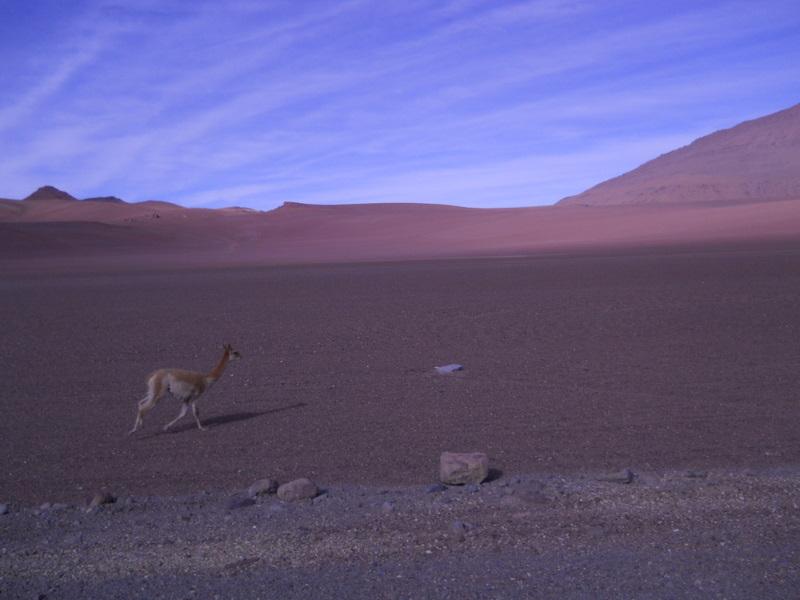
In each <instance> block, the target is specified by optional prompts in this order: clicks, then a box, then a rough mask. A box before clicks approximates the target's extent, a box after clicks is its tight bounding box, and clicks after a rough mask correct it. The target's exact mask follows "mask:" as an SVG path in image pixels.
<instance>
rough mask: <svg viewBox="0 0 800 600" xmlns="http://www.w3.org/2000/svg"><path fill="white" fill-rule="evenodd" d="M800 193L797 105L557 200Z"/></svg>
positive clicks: (664, 200) (648, 200)
mask: <svg viewBox="0 0 800 600" xmlns="http://www.w3.org/2000/svg"><path fill="white" fill-rule="evenodd" d="M790 198H800V104H797V105H795V106H793V107H791V108H787V109H786V110H782V111H780V112H777V113H773V114H771V115H767V116H765V117H761V118H758V119H753V120H751V121H745V122H743V123H740V124H739V125H736V126H735V127H731V128H730V129H723V130H721V131H717V132H715V133H712V134H710V135H706V136H704V137H701V138H699V139H697V140H695V141H693V142H692V143H691V144H689V145H688V146H684V147H683V148H679V149H677V150H674V151H672V152H669V153H667V154H664V155H662V156H659V157H658V158H656V159H654V160H651V161H649V162H646V163H644V164H643V165H641V166H640V167H638V168H636V169H634V170H633V171H630V172H628V173H625V174H624V175H620V176H619V177H615V178H613V179H609V180H608V181H604V182H602V183H600V184H599V185H596V186H594V187H593V188H590V189H588V190H586V191H585V192H583V193H581V194H578V195H576V196H569V197H567V198H564V199H562V200H561V201H560V202H559V204H560V205H590V206H605V205H612V204H679V203H690V202H715V201H716V202H728V201H761V200H777V199H790Z"/></svg>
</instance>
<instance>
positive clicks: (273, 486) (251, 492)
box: [247, 479, 278, 498]
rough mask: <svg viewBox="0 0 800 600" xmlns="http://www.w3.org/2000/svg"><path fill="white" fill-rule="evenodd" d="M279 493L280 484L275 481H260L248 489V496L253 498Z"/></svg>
mask: <svg viewBox="0 0 800 600" xmlns="http://www.w3.org/2000/svg"><path fill="white" fill-rule="evenodd" d="M277 491H278V482H277V481H275V480H274V479H259V480H258V481H256V482H254V483H253V484H252V485H251V486H250V487H249V488H247V495H248V496H250V497H251V498H255V497H256V496H263V495H265V494H274V493H275V492H277Z"/></svg>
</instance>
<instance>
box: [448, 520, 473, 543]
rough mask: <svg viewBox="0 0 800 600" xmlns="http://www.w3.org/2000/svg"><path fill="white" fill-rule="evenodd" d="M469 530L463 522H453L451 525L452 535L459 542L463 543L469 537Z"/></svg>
mask: <svg viewBox="0 0 800 600" xmlns="http://www.w3.org/2000/svg"><path fill="white" fill-rule="evenodd" d="M468 529H469V527H468V525H467V524H466V523H464V522H463V521H453V522H452V523H450V535H451V536H452V537H453V539H455V540H457V541H459V542H463V541H464V539H465V538H466V537H467V531H468Z"/></svg>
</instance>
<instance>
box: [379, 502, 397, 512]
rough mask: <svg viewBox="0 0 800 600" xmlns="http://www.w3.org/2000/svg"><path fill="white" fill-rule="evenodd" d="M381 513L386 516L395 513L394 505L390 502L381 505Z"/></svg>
mask: <svg viewBox="0 0 800 600" xmlns="http://www.w3.org/2000/svg"><path fill="white" fill-rule="evenodd" d="M381 512H382V513H384V514H389V513H393V512H394V503H393V502H389V501H388V500H387V501H386V502H384V503H383V504H381Z"/></svg>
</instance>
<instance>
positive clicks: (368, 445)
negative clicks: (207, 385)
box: [0, 107, 800, 598]
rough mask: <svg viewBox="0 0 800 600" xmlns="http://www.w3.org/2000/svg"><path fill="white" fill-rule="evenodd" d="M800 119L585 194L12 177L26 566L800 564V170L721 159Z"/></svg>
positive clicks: (264, 587) (208, 576)
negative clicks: (19, 190)
mask: <svg viewBox="0 0 800 600" xmlns="http://www.w3.org/2000/svg"><path fill="white" fill-rule="evenodd" d="M753 123H755V125H753ZM798 123H800V109H798V107H793V108H792V109H789V110H787V111H784V112H782V113H777V114H776V115H771V116H769V117H765V118H764V119H763V121H762V122H761V123H760V124H759V122H758V121H754V122H749V123H745V124H743V125H740V126H738V127H737V128H733V129H732V130H726V131H725V132H720V133H717V134H713V135H712V136H708V138H702V140H700V141H699V142H696V143H695V144H692V145H690V146H689V147H688V148H685V149H681V150H678V151H676V152H675V153H673V154H670V155H666V158H664V157H662V158H659V159H656V160H655V161H652V162H651V163H647V164H646V165H645V166H643V167H642V168H641V169H640V170H637V171H634V172H632V174H629V175H626V176H623V177H621V178H618V179H617V180H612V182H613V185H607V186H605V187H604V186H603V185H601V186H597V188H593V189H594V190H595V191H594V192H592V190H589V191H588V192H587V194H588V195H587V196H584V197H583V198H582V196H576V197H573V198H570V199H568V201H567V202H565V203H564V204H563V205H557V206H552V207H539V208H519V209H491V210H479V209H464V208H458V207H452V206H431V205H414V204H392V205H363V206H362V205H349V206H332V207H326V206H309V205H302V204H296V203H287V204H285V205H284V206H282V207H280V208H278V209H276V210H274V211H270V212H266V213H261V212H256V211H249V210H246V209H240V208H231V209H221V210H201V209H184V208H182V207H178V206H176V205H173V204H168V203H159V202H144V203H138V204H129V203H125V202H122V201H119V200H118V199H115V198H104V199H90V200H85V201H78V200H76V199H74V198H72V197H70V196H68V195H66V194H64V193H63V192H60V191H59V190H55V188H42V189H41V190H39V191H37V192H36V193H34V194H32V195H31V197H29V198H27V199H25V200H22V201H16V200H13V201H12V200H7V201H0V275H2V277H1V278H0V314H2V315H3V320H2V327H0V366H1V368H2V375H3V379H2V381H3V383H2V388H0V389H1V390H2V392H1V393H0V410H1V411H2V414H3V419H2V420H0V440H1V441H0V444H2V445H1V446H0V448H1V449H2V455H3V461H2V468H1V469H0V502H2V503H3V507H2V511H0V512H3V513H5V514H2V515H0V592H1V594H0V595H2V596H3V597H33V598H51V597H52V598H60V597H65V598H82V597H109V598H110V597H119V598H127V597H142V598H145V597H146V598H157V597H163V598H189V597H203V598H206V597H209V598H213V597H218V598H229V597H265V598H267V597H274V598H308V597H315V598H323V597H331V598H351V597H352V598H356V597H365V598H383V597H385V598H450V597H452V598H456V597H457V598H487V597H489V598H508V597H519V598H530V597H558V598H563V597H578V598H588V597H591V598H594V597H648V598H650V597H652V598H662V597H663V598H673V597H726V598H755V597H765V598H766V597H769V598H796V597H797V593H798V589H800V501H798V497H800V495H799V493H800V427H799V426H798V425H800V402H798V399H799V396H798V390H800V370H799V369H798V340H800V312H798V301H797V299H798V296H799V295H800V199H798V193H797V192H796V183H795V181H794V179H791V178H784V179H782V180H780V181H778V180H779V179H780V178H779V177H778V175H775V176H774V177H773V179H774V181H777V182H778V183H774V182H773V183H774V185H772V184H771V185H769V186H766V185H760V184H757V182H756V184H753V181H754V179H753V178H752V177H751V178H750V179H748V178H747V177H744V178H740V179H737V178H735V177H733V175H731V174H730V173H728V172H727V171H725V169H722V168H721V167H720V166H719V165H728V167H730V165H731V164H733V165H734V166H733V167H730V169H729V170H730V171H731V173H734V172H735V173H743V174H744V175H747V173H746V172H745V171H746V170H747V169H746V166H747V165H750V164H751V163H752V161H750V160H749V158H747V157H745V158H747V160H740V161H739V162H736V161H733V162H731V161H730V160H728V161H726V160H722V159H723V158H725V157H726V156H728V155H729V154H730V153H733V154H734V155H736V156H738V157H740V158H741V156H740V153H741V152H743V151H745V150H746V151H750V150H753V149H754V148H755V149H756V150H758V148H759V147H760V146H759V143H761V144H762V145H763V146H764V147H767V148H769V149H770V152H777V151H776V150H775V148H777V147H778V146H779V144H778V142H782V143H783V142H785V143H787V144H790V145H791V144H794V146H791V147H792V148H796V143H795V141H796V139H797V136H796V135H795V134H794V133H792V132H794V131H797V130H798V125H797V124H798ZM791 124H794V125H792V127H794V129H792V128H791V127H789V126H788V125H791ZM742 128H743V129H742ZM742 131H744V132H745V134H747V135H748V136H750V137H748V138H747V139H748V140H750V142H749V143H742V142H741V137H740V135H741V134H742ZM765 131H766V133H764V132H765ZM754 132H755V133H754ZM762 134H763V135H762ZM715 136H717V137H715ZM759 136H761V137H759ZM709 140H710V141H709ZM715 140H716V141H715ZM776 140H777V141H776ZM787 140H788V141H787ZM717 142H719V143H717ZM743 149H745V150H743ZM698 152H699V153H700V154H699V155H698V154H697V153H698ZM681 153H683V154H681ZM687 153H688V155H689V158H690V160H688V161H686V162H684V163H682V162H681V156H684V155H685V154H687ZM784 155H785V156H790V157H794V158H792V160H796V159H797V157H798V156H800V154H797V153H794V154H786V153H783V154H781V156H784ZM698 156H705V157H706V158H708V157H711V158H713V160H709V161H708V162H707V163H706V164H707V165H711V166H710V167H709V169H710V170H711V171H712V172H713V173H716V175H715V177H714V178H710V179H708V182H707V183H702V184H700V185H699V187H692V186H693V185H695V184H696V183H697V179H696V178H697V177H699V175H697V173H696V171H697V164H699V163H698V162H697V161H698V160H700V159H699V158H698ZM659 161H662V163H664V162H665V163H666V165H667V167H668V168H666V169H662V170H659V168H658V167H659V164H662V163H659ZM789 162H791V161H789ZM759 164H761V163H759ZM787 164H788V163H786V164H783V163H781V165H782V166H781V171H780V172H781V173H790V174H792V173H795V172H796V171H793V170H792V169H791V168H789V167H791V164H788V166H786V165H787ZM792 164H793V163H792ZM654 165H655V166H654ZM686 165H689V166H686ZM690 167H691V168H690ZM726 168H727V167H726ZM692 169H695V170H694V171H692ZM664 173H666V175H664ZM675 173H678V174H679V175H680V174H684V175H685V174H686V173H690V174H691V175H692V176H691V177H685V176H681V177H678V179H677V180H676V179H675ZM720 173H722V175H720ZM662 176H663V177H666V179H659V178H662ZM670 177H671V178H672V179H670ZM626 178H627V179H626ZM670 181H671V182H672V183H671V184H670V183H669V182H670ZM720 181H723V182H724V183H725V185H722V184H720V183H719V182H720ZM626 182H628V183H626ZM668 184H669V185H673V186H674V187H672V188H670V187H669V185H668ZM626 186H627V187H626ZM731 190H733V191H731ZM759 192H763V194H767V195H769V194H774V193H778V192H780V193H781V194H783V196H781V197H778V198H775V197H766V196H763V194H762V196H758V193H759ZM604 194H605V195H604ZM648 194H650V196H648ZM703 194H705V196H704V195H703ZM720 194H721V195H723V196H725V195H727V196H728V197H719V196H720ZM664 197H668V198H673V197H674V198H678V200H680V201H677V202H664V201H663V198H664ZM694 197H696V198H699V199H700V200H702V201H697V202H691V201H686V199H687V198H689V199H691V198H694ZM598 198H599V200H598ZM609 198H610V199H611V200H610V201H609ZM620 198H621V199H626V200H625V201H624V202H615V199H620ZM648 198H649V199H651V200H653V201H652V202H649V201H648ZM631 199H632V200H631ZM225 343H229V344H232V345H233V346H234V348H236V350H238V351H239V352H241V354H242V358H241V359H240V360H238V361H235V362H233V363H231V364H230V365H229V366H228V368H227V370H226V371H225V373H224V375H223V377H222V378H221V379H220V380H219V381H218V382H217V383H216V384H215V386H214V387H213V388H212V389H211V390H209V391H208V392H207V393H206V394H205V395H203V396H202V397H201V398H200V401H199V406H200V410H201V418H202V419H203V422H204V423H205V424H206V426H207V427H208V430H207V431H199V430H198V429H197V428H196V427H195V425H194V423H193V421H192V419H191V416H187V417H186V418H185V420H184V421H183V422H181V423H179V424H178V425H176V426H175V427H174V428H173V430H171V431H169V432H163V431H162V430H161V427H162V426H163V425H164V424H165V423H167V422H168V421H170V420H171V419H173V418H174V417H175V415H176V414H177V412H178V408H179V407H178V405H177V402H175V401H174V400H171V399H170V398H165V399H164V400H163V401H162V402H161V403H160V404H159V405H158V406H157V407H156V408H155V409H154V410H153V411H152V412H150V413H149V414H148V415H147V416H146V418H145V423H144V428H143V429H142V430H140V431H138V432H136V433H135V434H133V435H130V436H129V435H127V432H128V431H129V430H130V428H131V427H132V425H133V423H134V417H135V414H136V403H137V401H138V400H139V399H140V398H141V397H142V396H143V394H144V392H145V386H144V384H145V379H146V377H147V374H148V373H149V372H151V371H153V370H154V369H158V368H162V367H179V368H185V369H193V370H199V371H208V370H210V369H211V367H212V366H213V365H214V364H215V362H216V361H217V359H218V358H219V355H220V354H221V352H222V346H223V344H225ZM450 363H458V364H461V365H463V366H464V369H463V370H461V371H458V372H455V373H452V374H449V375H440V374H438V373H437V372H436V371H435V369H434V367H436V366H441V365H446V364H450ZM444 451H457V452H466V451H481V452H485V453H486V454H487V455H488V457H489V462H490V467H491V471H490V474H489V478H488V479H487V480H486V481H484V482H483V483H482V484H480V485H477V484H475V485H468V486H442V485H439V484H437V468H438V460H439V455H440V454H441V453H442V452H444ZM300 477H306V478H310V479H312V480H313V481H314V482H316V484H317V486H318V487H319V493H318V494H317V496H316V497H315V498H313V499H309V500H305V501H301V502H284V501H282V500H279V499H277V498H276V497H275V496H274V495H263V496H255V497H250V496H248V495H247V494H246V493H245V490H247V489H248V486H250V484H251V483H253V482H255V481H257V480H259V479H263V478H270V479H274V480H277V481H278V482H281V483H283V482H287V481H290V480H294V479H296V478H300ZM98 492H107V493H109V494H111V495H112V496H113V497H114V499H115V501H114V502H112V503H108V504H103V505H100V506H94V507H91V506H87V504H88V503H87V501H88V500H89V499H91V498H92V497H93V496H94V495H95V494H97V493H98ZM87 508H88V510H87Z"/></svg>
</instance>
